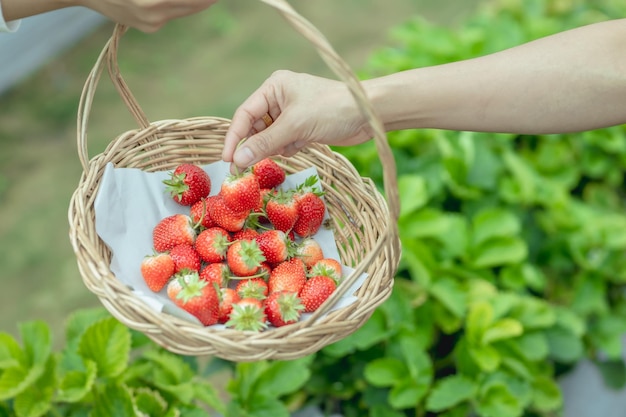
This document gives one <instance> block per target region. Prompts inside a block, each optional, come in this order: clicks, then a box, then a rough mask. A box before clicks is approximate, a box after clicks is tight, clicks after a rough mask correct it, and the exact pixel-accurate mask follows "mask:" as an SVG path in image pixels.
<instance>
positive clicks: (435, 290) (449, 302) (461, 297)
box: [429, 277, 467, 318]
mask: <svg viewBox="0 0 626 417" xmlns="http://www.w3.org/2000/svg"><path fill="white" fill-rule="evenodd" d="M429 291H430V294H431V295H432V296H433V297H435V298H436V299H437V300H438V301H439V302H440V303H441V304H443V305H444V306H445V307H446V308H447V309H448V310H450V312H451V313H452V314H454V315H455V316H456V317H458V318H461V317H464V316H465V313H466V310H467V297H466V292H465V291H464V289H463V287H462V286H461V285H460V284H459V283H458V282H457V281H456V280H454V279H452V278H449V277H441V278H439V279H438V280H437V281H436V282H434V283H433V285H432V286H431V287H430V289H429Z"/></svg>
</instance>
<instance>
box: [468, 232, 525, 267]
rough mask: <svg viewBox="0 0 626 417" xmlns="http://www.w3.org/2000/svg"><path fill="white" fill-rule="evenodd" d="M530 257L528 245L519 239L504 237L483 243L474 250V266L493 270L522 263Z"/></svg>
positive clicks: (472, 262) (472, 260)
mask: <svg viewBox="0 0 626 417" xmlns="http://www.w3.org/2000/svg"><path fill="white" fill-rule="evenodd" d="M527 256H528V248H527V246H526V243H525V242H524V241H523V240H522V239H520V238H518V237H502V238H494V239H490V240H488V241H486V242H483V243H482V244H480V245H479V246H477V247H475V248H474V249H473V250H472V259H471V260H470V262H471V264H472V266H474V267H475V268H492V267H496V266H502V265H509V264H515V263H519V262H522V261H524V260H525V259H526V257H527Z"/></svg>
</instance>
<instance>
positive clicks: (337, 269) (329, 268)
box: [309, 258, 343, 282]
mask: <svg viewBox="0 0 626 417" xmlns="http://www.w3.org/2000/svg"><path fill="white" fill-rule="evenodd" d="M314 275H328V276H330V277H332V278H333V279H334V280H335V282H339V281H341V277H342V276H343V271H342V268H341V264H340V263H339V261H338V260H336V259H333V258H324V259H320V260H319V261H317V262H316V263H315V264H314V265H313V266H312V267H311V269H310V271H309V276H314Z"/></svg>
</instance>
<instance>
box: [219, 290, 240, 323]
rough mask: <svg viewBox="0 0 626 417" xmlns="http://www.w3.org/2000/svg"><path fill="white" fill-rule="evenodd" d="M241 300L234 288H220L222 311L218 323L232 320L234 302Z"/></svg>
mask: <svg viewBox="0 0 626 417" xmlns="http://www.w3.org/2000/svg"><path fill="white" fill-rule="evenodd" d="M239 300H240V298H239V295H237V291H235V290H234V289H233V288H220V311H219V316H218V319H217V322H218V323H221V324H224V323H226V322H227V321H228V320H230V313H231V311H233V304H234V303H236V302H238V301H239Z"/></svg>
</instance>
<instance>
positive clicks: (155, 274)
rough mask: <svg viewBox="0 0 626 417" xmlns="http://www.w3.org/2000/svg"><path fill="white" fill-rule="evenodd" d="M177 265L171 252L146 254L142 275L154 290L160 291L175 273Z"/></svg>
mask: <svg viewBox="0 0 626 417" xmlns="http://www.w3.org/2000/svg"><path fill="white" fill-rule="evenodd" d="M175 268H176V265H175V264H174V260H173V259H172V257H171V256H170V254H169V253H167V252H163V253H155V254H152V255H146V256H145V257H144V258H143V260H142V261H141V276H143V279H144V280H145V281H146V285H147V286H148V288H150V289H151V290H152V291H154V292H159V291H161V290H162V289H163V288H165V286H166V285H167V283H168V282H169V280H170V278H172V275H174V271H175Z"/></svg>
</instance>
